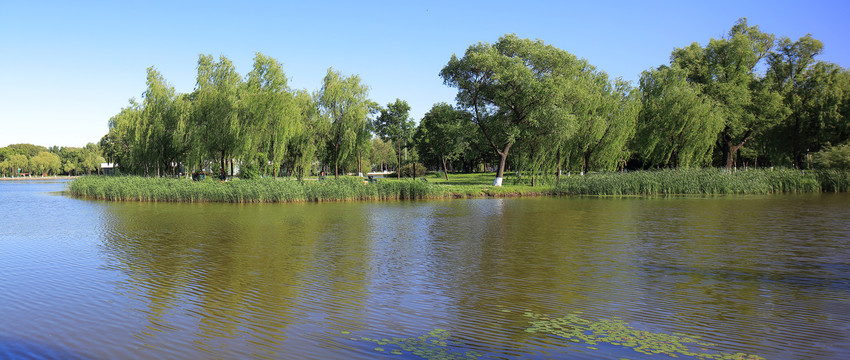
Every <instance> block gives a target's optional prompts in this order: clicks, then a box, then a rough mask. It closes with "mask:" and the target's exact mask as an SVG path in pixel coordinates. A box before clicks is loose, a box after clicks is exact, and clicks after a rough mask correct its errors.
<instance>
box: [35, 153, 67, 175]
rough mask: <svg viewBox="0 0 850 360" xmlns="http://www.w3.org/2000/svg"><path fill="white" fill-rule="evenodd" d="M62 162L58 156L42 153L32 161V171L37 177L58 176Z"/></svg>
mask: <svg viewBox="0 0 850 360" xmlns="http://www.w3.org/2000/svg"><path fill="white" fill-rule="evenodd" d="M61 167H62V161H61V160H60V159H59V156H58V155H56V154H52V153H49V152H47V151H42V152H40V153H38V155H37V156H34V157H33V158H32V159H30V169H32V171H33V172H34V173H35V174H37V175H57V174H58V173H59V170H60V168H61Z"/></svg>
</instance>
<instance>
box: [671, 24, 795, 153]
mask: <svg viewBox="0 0 850 360" xmlns="http://www.w3.org/2000/svg"><path fill="white" fill-rule="evenodd" d="M773 42H774V35H773V34H768V33H764V32H761V31H760V30H759V28H758V26H749V25H748V24H747V19H746V18H741V19H739V20H738V22H737V23H736V24H735V25H734V26H733V27H732V29H731V30H730V31H729V34H728V35H727V37H725V38H722V39H711V40H710V41H709V43H708V45H706V46H705V47H701V46H700V45H699V44H697V43H693V44H691V45H690V46H688V47H686V48H680V49H676V50H674V51H673V53H672V55H671V63H672V64H673V65H676V66H677V67H679V68H681V69H684V70H685V71H686V72H687V78H688V81H689V82H691V83H695V84H699V85H700V88H701V89H702V91H703V92H704V93H705V94H706V95H708V96H709V97H710V98H712V99H713V100H714V101H715V102H716V103H717V104H718V110H719V111H720V114H721V115H722V116H723V119H724V128H723V130H722V131H721V132H720V134H719V140H718V141H719V142H720V145H721V150H722V153H723V161H724V163H725V166H726V167H727V168H731V167H732V166H733V165H734V163H735V160H734V156H735V153H736V152H737V151H738V150H739V149H740V148H741V147H743V146H744V145H745V144H746V143H747V141H749V140H750V139H751V138H752V137H754V136H757V135H759V134H761V133H763V132H765V131H767V130H769V129H770V128H771V127H772V126H774V125H775V124H776V123H778V121H779V120H781V119H782V117H784V107H783V106H782V103H781V97H780V96H779V94H778V93H776V92H775V91H773V90H771V87H770V84H769V83H766V82H764V81H762V79H760V78H759V77H758V76H757V74H756V65H758V63H759V62H760V61H761V60H762V59H763V58H764V57H765V56H766V55H767V54H768V52H769V51H770V49H771V47H772V46H773Z"/></svg>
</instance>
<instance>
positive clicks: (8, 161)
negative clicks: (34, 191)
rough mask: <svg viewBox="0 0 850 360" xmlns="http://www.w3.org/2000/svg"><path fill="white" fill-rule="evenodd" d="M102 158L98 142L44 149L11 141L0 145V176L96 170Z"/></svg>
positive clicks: (80, 172)
mask: <svg viewBox="0 0 850 360" xmlns="http://www.w3.org/2000/svg"><path fill="white" fill-rule="evenodd" d="M104 161H105V160H104V159H103V157H102V156H101V155H100V148H99V147H98V146H97V144H94V143H89V144H88V145H86V146H85V147H83V148H76V147H58V146H53V147H51V148H49V149H48V148H46V147H43V146H38V145H33V144H12V145H9V146H7V147H3V148H0V176H2V177H15V176H19V175H22V174H29V175H31V176H53V175H69V176H76V175H81V174H91V173H93V172H94V173H97V172H98V171H99V170H100V164H101V163H102V162H104Z"/></svg>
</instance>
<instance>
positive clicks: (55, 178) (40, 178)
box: [0, 175, 83, 181]
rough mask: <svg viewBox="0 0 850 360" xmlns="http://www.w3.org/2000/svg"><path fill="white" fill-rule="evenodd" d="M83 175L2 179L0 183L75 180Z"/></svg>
mask: <svg viewBox="0 0 850 360" xmlns="http://www.w3.org/2000/svg"><path fill="white" fill-rule="evenodd" d="M81 177H83V175H75V176H43V177H42V176H22V177H0V181H40V180H75V179H79V178H81Z"/></svg>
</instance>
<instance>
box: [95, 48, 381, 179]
mask: <svg viewBox="0 0 850 360" xmlns="http://www.w3.org/2000/svg"><path fill="white" fill-rule="evenodd" d="M367 96H368V87H367V86H366V85H365V84H363V83H362V81H361V80H360V78H359V77H358V76H356V75H354V76H344V75H342V74H340V73H339V72H338V71H335V70H333V69H329V70H328V73H327V75H326V76H325V78H324V81H323V83H322V89H321V90H320V91H318V92H317V93H315V94H309V93H308V92H306V91H304V90H293V89H290V88H289V87H288V85H287V78H286V75H285V74H284V72H283V70H282V68H281V66H280V63H279V62H278V61H277V60H275V59H273V58H270V57H267V56H264V55H262V54H257V55H256V57H255V58H254V67H253V69H252V71H251V72H250V73H248V75H247V76H246V77H245V78H243V77H241V76H240V75H239V74H238V73H237V72H236V69H235V67H234V66H233V63H232V62H231V61H230V60H228V59H227V58H226V57H224V56H222V57H220V58H219V60H218V61H216V60H215V59H214V58H213V57H212V56H208V55H201V56H200V58H199V59H198V74H197V83H196V87H195V90H194V91H193V92H192V93H189V94H177V93H175V91H174V88H173V87H172V86H171V85H170V84H168V83H167V82H166V81H165V79H164V78H163V77H162V75H161V74H160V73H159V72H158V71H156V69H154V68H148V71H147V90H146V91H145V93H144V94H143V96H142V102H141V103H138V102H136V101H135V100H131V101H130V105H129V106H127V107H125V108H124V109H122V110H121V112H120V113H119V114H118V115H116V116H114V117H112V118H111V119H110V121H109V133H108V134H107V135H106V136H105V137H104V138H103V139H101V145H102V147H103V149H104V155H105V156H106V157H107V158H108V159H110V160H112V161H114V162H116V163H118V164H119V165H120V166H121V168H122V171H124V172H130V173H138V174H145V175H154V174H155V175H163V174H167V173H177V172H178V171H180V169H179V166H180V165H183V166H186V167H191V168H192V169H207V168H210V167H211V165H217V166H218V168H221V169H228V165H229V172H230V173H233V169H234V163H236V164H238V165H239V166H240V169H241V175H242V176H245V177H251V176H257V175H260V174H264V175H265V174H267V175H273V176H278V175H280V174H279V171H280V170H281V169H285V170H286V171H287V172H288V174H290V175H294V176H297V177H299V178H300V177H302V176H303V175H304V174H305V173H306V172H309V171H310V170H311V168H312V165H313V163H314V161H315V159H316V158H318V159H320V160H321V161H322V162H323V163H325V164H330V166H331V167H333V169H334V173H335V174H338V173H339V172H340V170H341V169H340V167H341V165H342V167H346V166H350V163H351V162H352V161H353V160H355V159H356V160H357V164H358V168H359V166H360V164H361V163H362V158H363V156H364V148H366V147H368V145H369V144H370V138H371V136H370V134H371V133H370V127H369V124H370V122H369V121H368V116H369V115H370V114H373V113H374V112H375V111H376V110H377V106H376V105H375V104H374V103H373V102H372V101H370V100H369V99H368V97H367ZM186 170H189V169H186Z"/></svg>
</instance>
